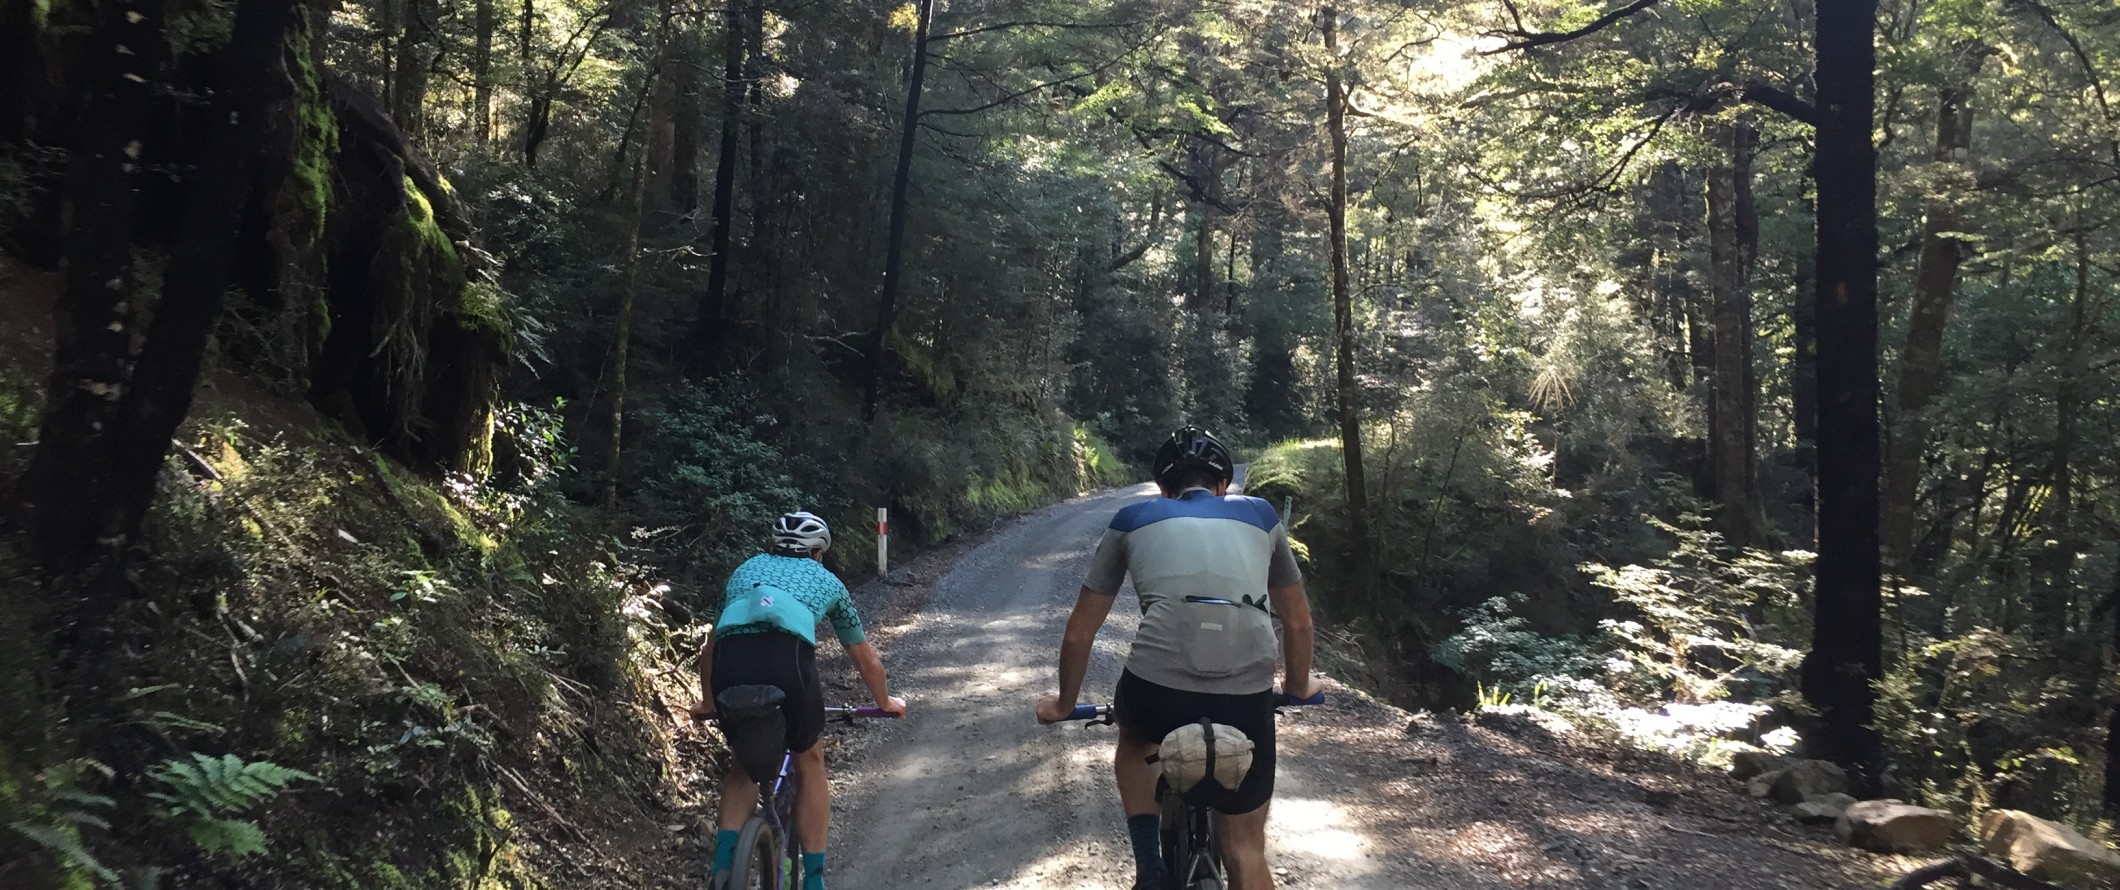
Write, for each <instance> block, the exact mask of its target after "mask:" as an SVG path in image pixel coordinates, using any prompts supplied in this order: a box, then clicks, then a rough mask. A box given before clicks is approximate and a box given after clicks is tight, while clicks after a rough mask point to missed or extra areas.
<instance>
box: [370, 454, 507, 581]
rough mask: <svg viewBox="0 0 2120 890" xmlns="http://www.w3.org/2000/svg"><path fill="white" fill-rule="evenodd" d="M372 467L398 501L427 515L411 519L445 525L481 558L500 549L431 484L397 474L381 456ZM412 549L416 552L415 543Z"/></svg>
mask: <svg viewBox="0 0 2120 890" xmlns="http://www.w3.org/2000/svg"><path fill="white" fill-rule="evenodd" d="M375 467H376V471H377V472H378V473H381V474H382V476H383V481H384V483H385V484H387V485H389V486H390V488H391V490H392V491H395V492H397V496H398V498H399V499H400V500H403V501H404V502H405V504H406V505H407V506H410V507H415V508H416V509H418V511H419V512H421V513H425V514H427V515H424V516H414V517H411V520H412V521H414V522H421V523H428V524H430V525H446V526H447V528H448V531H449V532H450V533H451V534H452V535H453V536H454V537H455V538H456V542H457V543H458V544H460V545H462V546H464V547H468V548H470V549H472V550H476V551H478V553H479V555H480V556H481V557H490V556H492V555H493V554H494V552H495V551H497V550H499V549H500V542H498V541H496V540H494V539H493V536H491V535H488V534H486V533H485V532H483V531H480V530H479V527H478V524H477V523H475V522H472V521H471V517H469V516H466V515H464V511H463V510H460V509H458V508H457V506H456V505H455V504H453V503H450V502H449V499H448V498H446V497H443V496H442V493H441V492H438V491H435V490H434V488H433V487H432V486H429V485H427V484H425V483H423V482H420V481H419V480H417V479H409V478H406V477H402V476H400V475H398V473H397V472H396V471H395V470H394V469H392V468H391V466H390V463H389V462H388V461H385V460H384V459H382V458H381V457H377V458H376V459H375ZM414 552H417V547H416V546H415V551H414Z"/></svg>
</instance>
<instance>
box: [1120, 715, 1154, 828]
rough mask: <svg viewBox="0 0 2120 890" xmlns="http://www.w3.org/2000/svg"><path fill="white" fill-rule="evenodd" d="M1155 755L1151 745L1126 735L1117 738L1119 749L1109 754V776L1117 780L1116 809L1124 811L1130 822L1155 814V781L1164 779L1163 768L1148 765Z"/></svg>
mask: <svg viewBox="0 0 2120 890" xmlns="http://www.w3.org/2000/svg"><path fill="white" fill-rule="evenodd" d="M1154 753H1156V744H1155V743H1154V742H1137V741H1134V740H1132V739H1129V738H1127V737H1126V734H1125V733H1120V734H1119V748H1118V750H1117V751H1116V752H1114V753H1113V754H1112V773H1113V774H1114V775H1115V776H1117V777H1118V779H1119V805H1120V806H1122V807H1125V808H1126V815H1127V816H1128V817H1129V818H1131V817H1133V816H1144V815H1147V814H1149V813H1154V812H1157V809H1156V779H1157V777H1159V776H1161V775H1163V768H1162V767H1160V766H1157V765H1155V764H1153V763H1149V762H1148V758H1149V755H1152V754H1154Z"/></svg>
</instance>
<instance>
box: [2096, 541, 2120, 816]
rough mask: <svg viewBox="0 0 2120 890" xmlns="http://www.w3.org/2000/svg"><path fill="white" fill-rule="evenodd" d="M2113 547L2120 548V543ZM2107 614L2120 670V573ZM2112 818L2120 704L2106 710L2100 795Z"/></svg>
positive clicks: (2111, 657) (2110, 650)
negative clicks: (2103, 783)
mask: <svg viewBox="0 0 2120 890" xmlns="http://www.w3.org/2000/svg"><path fill="white" fill-rule="evenodd" d="M2112 543H2113V545H2114V546H2115V547H2120V540H2114V541H2113V542H2112ZM2105 608H2106V611H2109V612H2113V613H2114V614H2113V615H2112V622H2113V630H2112V637H2111V638H2110V639H2109V640H2108V642H2107V644H2106V645H2107V648H2106V652H2105V661H2106V665H2107V667H2108V669H2109V670H2110V669H2113V668H2115V667H2120V572H2115V573H2113V589H2112V591H2111V592H2110V593H2107V594H2106V595H2105ZM2100 800H2101V802H2102V803H2103V804H2104V810H2105V814H2106V816H2107V817H2108V818H2110V817H2113V816H2120V705H2115V706H2113V707H2111V708H2110V709H2108V710H2107V711H2106V717H2105V787H2104V793H2103V794H2102V795H2100Z"/></svg>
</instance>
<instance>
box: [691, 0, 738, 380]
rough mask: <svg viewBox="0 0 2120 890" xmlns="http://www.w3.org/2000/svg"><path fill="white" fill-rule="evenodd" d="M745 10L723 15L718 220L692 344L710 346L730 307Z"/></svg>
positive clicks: (716, 186)
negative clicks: (730, 271)
mask: <svg viewBox="0 0 2120 890" xmlns="http://www.w3.org/2000/svg"><path fill="white" fill-rule="evenodd" d="M743 35H744V22H743V9H742V7H740V6H738V5H736V4H735V3H730V4H729V5H728V8H727V9H726V10H725V11H724V12H723V14H722V65H721V145H720V148H719V149H717V152H716V157H715V159H714V211H713V212H714V219H713V222H712V223H711V226H712V229H711V235H710V237H709V239H708V243H709V245H710V246H709V248H708V249H709V250H711V251H712V253H710V254H709V255H708V257H707V295H706V299H705V300H703V301H701V303H700V306H699V330H698V333H697V334H696V335H695V337H694V339H695V340H696V341H697V342H699V343H709V342H712V340H713V338H714V337H715V336H716V331H718V330H719V328H720V327H721V315H722V311H723V307H724V305H725V304H726V303H727V302H728V292H729V250H730V246H729V245H730V244H731V242H732V241H733V240H734V237H733V231H734V228H735V215H736V137H737V135H738V134H739V133H740V132H741V131H740V129H739V128H741V127H742V126H743V91H744V71H743V68H744V65H743V61H744V39H743Z"/></svg>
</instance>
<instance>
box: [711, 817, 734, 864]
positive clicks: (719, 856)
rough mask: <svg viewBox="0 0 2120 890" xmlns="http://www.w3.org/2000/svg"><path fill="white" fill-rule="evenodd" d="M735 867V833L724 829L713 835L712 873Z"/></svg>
mask: <svg viewBox="0 0 2120 890" xmlns="http://www.w3.org/2000/svg"><path fill="white" fill-rule="evenodd" d="M735 867H736V832H733V831H730V830H728V829H726V828H724V829H722V830H720V831H717V832H715V833H714V873H715V874H717V875H718V874H721V873H722V872H725V871H728V870H729V869H732V868H735Z"/></svg>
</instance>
